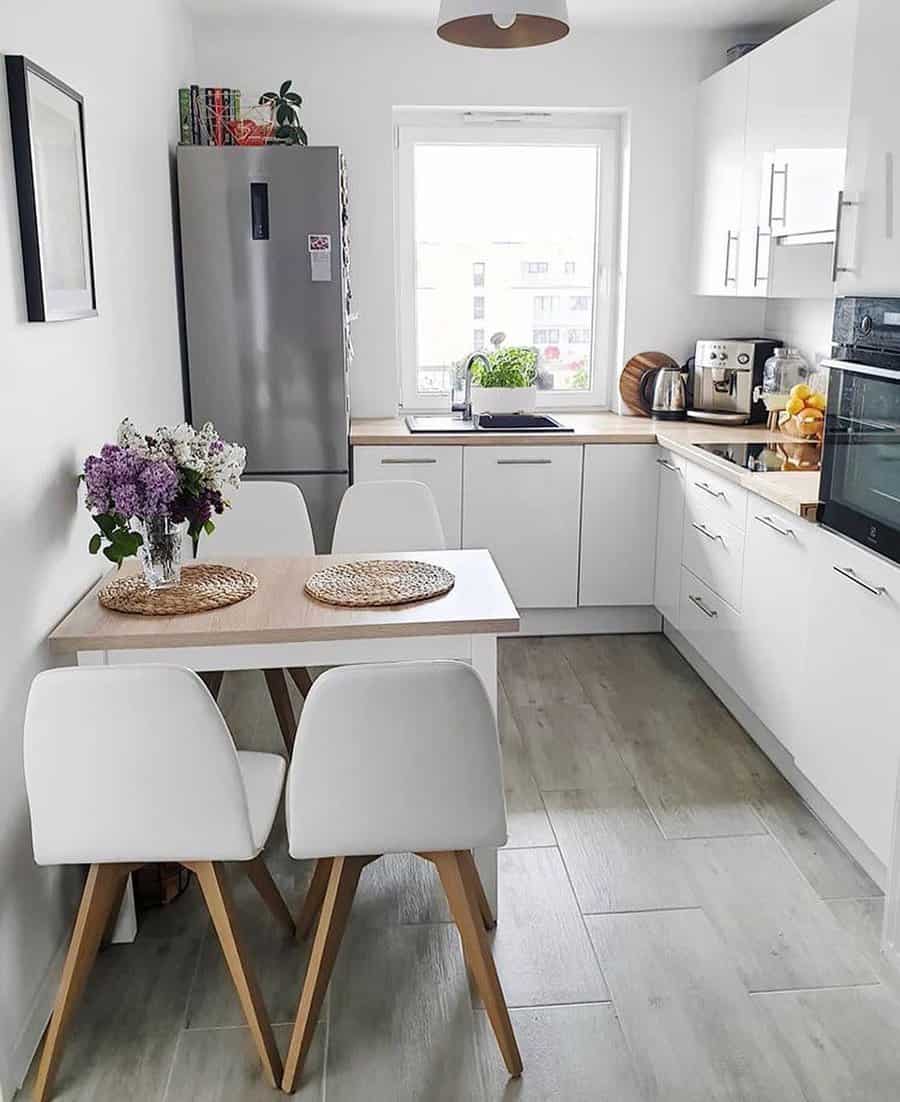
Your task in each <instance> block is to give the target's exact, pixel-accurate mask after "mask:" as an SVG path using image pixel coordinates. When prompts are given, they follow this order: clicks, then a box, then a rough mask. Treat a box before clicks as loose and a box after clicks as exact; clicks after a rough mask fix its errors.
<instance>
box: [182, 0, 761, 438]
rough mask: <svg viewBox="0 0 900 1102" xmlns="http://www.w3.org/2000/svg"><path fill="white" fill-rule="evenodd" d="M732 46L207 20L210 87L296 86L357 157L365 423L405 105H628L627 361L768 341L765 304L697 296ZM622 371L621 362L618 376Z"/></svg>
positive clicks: (658, 36)
mask: <svg viewBox="0 0 900 1102" xmlns="http://www.w3.org/2000/svg"><path fill="white" fill-rule="evenodd" d="M731 37H732V36H727V35H713V34H697V33H688V32H672V31H665V32H653V31H650V30H646V29H644V30H641V31H635V32H623V31H611V32H609V33H607V32H605V31H600V30H595V29H586V28H584V29H581V30H578V32H577V33H573V34H572V35H571V37H570V38H568V39H566V40H564V41H563V42H560V43H556V44H554V45H552V46H546V47H542V48H540V49H534V50H509V51H505V52H504V51H498V52H492V53H488V52H484V51H480V50H468V49H464V48H461V47H458V46H451V45H448V44H446V43H443V42H441V41H440V40H439V39H438V38H437V36H436V35H435V34H434V31H433V30H432V29H431V28H429V27H427V26H424V25H419V26H408V27H407V26H399V27H397V28H396V29H393V30H388V29H386V28H384V27H383V26H378V25H377V24H376V23H371V24H361V25H360V24H355V23H353V22H340V23H333V24H323V23H300V22H296V23H292V22H291V21H290V18H289V17H287V16H285V17H283V18H281V19H280V20H279V23H278V27H277V30H273V28H272V27H271V26H269V25H267V24H266V23H264V22H263V21H261V20H256V21H254V22H253V23H247V22H230V23H229V22H223V21H216V22H198V23H197V24H195V42H196V47H197V58H198V71H199V81H200V83H201V84H222V85H224V86H228V87H234V86H235V85H237V86H238V87H240V88H241V90H242V92H243V94H244V97H245V101H246V100H247V99H248V98H249V97H250V96H251V95H258V94H259V93H260V92H262V91H265V90H267V89H268V88H269V87H272V86H275V85H277V84H278V83H279V82H280V81H282V80H285V79H287V78H292V79H293V80H294V82H295V86H296V88H297V90H298V91H299V92H300V93H301V94H302V95H303V97H304V101H305V106H304V110H303V121H304V124H305V126H306V129H307V131H308V133H309V135H310V141H311V142H312V143H313V144H319V145H330V144H337V145H340V146H342V147H343V149H344V151H345V152H346V154H347V158H348V162H349V169H350V184H351V217H352V238H353V268H354V272H353V276H354V278H353V282H354V300H355V305H356V308H357V310H358V311H359V314H360V318H359V321H358V323H357V324H356V327H355V329H354V344H355V347H356V352H357V358H356V361H355V363H354V367H353V375H352V380H351V382H352V391H351V407H352V411H353V413H354V415H355V416H359V417H373V416H376V417H377V416H387V415H391V414H393V413H394V412H395V409H396V401H397V382H396V375H397V372H396V362H395V346H394V290H393V288H394V275H393V229H392V226H393V210H392V204H393V154H392V142H391V108H392V107H393V106H400V105H402V106H413V105H414V106H447V105H465V106H482V107H491V106H523V107H527V106H545V107H560V106H568V107H592V108H622V107H626V108H629V109H630V111H631V219H630V233H629V250H628V273H627V274H628V293H627V301H626V304H625V315H624V340H623V343H624V352H625V354H626V356H627V355H631V354H633V353H635V352H638V351H641V350H645V349H661V350H663V351H667V352H670V353H671V354H672V355H675V356H677V357H679V358H683V357H686V356H687V355H688V353H689V352H690V351H691V350H692V348H693V344H694V341H695V340H696V339H697V338H698V337H706V336H722V335H730V334H732V333H735V332H738V331H740V332H749V331H751V330H752V331H758V330H759V329H761V327H762V319H763V308H762V306H761V305H760V304H759V303H758V302H748V301H744V302H737V301H735V300H726V299H702V298H698V297H695V296H693V295H691V293H690V289H689V266H690V246H691V242H690V235H691V209H692V196H693V172H692V162H693V157H692V150H693V134H694V110H693V108H694V96H695V91H696V86H697V83H698V81H699V80H700V79H702V78H703V77H704V76H707V75H708V74H709V73H710V72H712V71H713V70H714V69H716V68H719V67H720V66H721V64H722V58H723V50H724V47H725V45H726V43H727V42H729V41H730V39H731ZM614 367H615V371H614V374H615V375H616V376H617V375H618V369H619V367H620V365H614Z"/></svg>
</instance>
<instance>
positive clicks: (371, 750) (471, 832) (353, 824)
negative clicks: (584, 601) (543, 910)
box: [286, 661, 506, 858]
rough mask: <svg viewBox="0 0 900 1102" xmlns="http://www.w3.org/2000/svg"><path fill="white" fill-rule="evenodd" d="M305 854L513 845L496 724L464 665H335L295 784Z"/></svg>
mask: <svg viewBox="0 0 900 1102" xmlns="http://www.w3.org/2000/svg"><path fill="white" fill-rule="evenodd" d="M286 810H287V825H288V840H289V844H290V851H291V854H292V856H294V857H298V858H300V857H334V856H350V855H354V854H356V855H360V854H369V853H373V854H380V853H405V852H410V851H426V850H453V849H473V848H475V847H476V846H502V845H503V844H504V843H505V842H506V808H505V805H504V798H503V777H502V772H501V766H500V744H499V741H498V739H497V725H496V721H495V719H494V713H493V709H492V708H491V704H490V701H489V700H488V696H487V692H486V690H485V688H484V685H483V684H482V683H481V679H480V678H479V676H478V674H477V673H476V672H475V671H474V670H473V669H472V667H471V666H469V665H467V664H465V663H463V662H449V661H431V662H394V663H388V664H384V665H380V664H379V665H370V666H365V665H362V666H344V667H341V668H337V669H332V670H329V671H328V672H326V673H324V674H322V675H321V677H319V678H318V679H317V680H316V681H315V683H314V684H313V687H312V689H311V690H310V692H309V694H308V696H307V698H306V701H305V703H304V705H303V714H302V716H301V718H300V725H299V728H298V730H297V739H296V742H295V743H294V753H293V758H292V760H291V765H290V770H289V774H288V782H287V804H286Z"/></svg>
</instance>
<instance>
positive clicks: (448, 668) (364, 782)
mask: <svg viewBox="0 0 900 1102" xmlns="http://www.w3.org/2000/svg"><path fill="white" fill-rule="evenodd" d="M285 808H286V816H287V830H288V843H289V847H290V853H291V856H292V857H295V858H298V859H306V858H316V859H317V865H316V872H315V875H314V878H313V883H312V885H311V886H310V889H309V891H308V893H307V898H306V900H305V901H304V904H303V908H302V913H301V916H300V918H299V919H298V922H297V932H298V936H305V934H306V933H307V931H308V929H309V927H310V925H311V924H312V921H313V919H314V917H315V914H316V912H317V911H318V912H320V913H319V918H318V924H317V926H316V933H315V937H314V940H313V944H312V950H311V953H310V958H309V965H308V967H307V971H306V976H305V979H304V982H303V988H302V991H301V994H300V1001H299V1005H298V1007H297V1016H296V1021H295V1023H294V1029H293V1033H292V1036H291V1041H290V1048H289V1050H288V1055H287V1060H286V1062H285V1070H284V1079H283V1081H282V1087H283V1089H284V1090H285V1091H287V1092H288V1093H291V1092H293V1090H294V1088H295V1087H296V1085H297V1081H298V1079H299V1077H300V1075H301V1074H302V1070H303V1064H304V1061H305V1059H306V1056H307V1054H308V1052H309V1047H310V1044H311V1042H312V1038H313V1034H314V1031H315V1028H316V1022H317V1021H318V1017H319V1010H320V1008H321V1005H322V1000H323V998H324V996H325V992H326V990H327V987H328V982H329V978H330V976H331V971H332V968H333V966H334V962H335V958H336V956H337V953H338V949H339V948H340V943H341V938H342V935H343V932H344V928H345V926H346V923H347V919H348V916H349V913H350V908H351V904H352V902H353V896H354V893H355V891H356V885H357V883H358V881H359V876H360V873H361V872H362V870H363V868H364V867H365V866H366V865H367V864H369V863H370V862H372V861H375V860H377V859H378V857H379V856H381V855H382V854H385V853H408V852H412V853H416V854H418V855H419V856H420V857H423V858H425V859H426V860H428V861H431V862H433V863H434V865H435V866H436V867H437V871H438V873H439V875H440V879H441V883H442V884H443V888H444V891H445V893H446V895H447V901H448V903H449V904H450V912H451V914H452V915H453V920H454V921H455V923H456V925H457V927H458V929H459V933H460V937H461V939H462V945H463V952H464V954H465V958H466V961H467V962H468V965H469V969H470V971H471V973H472V976H473V978H474V980H475V984H476V986H477V988H478V991H479V994H480V995H481V998H482V1000H483V1002H484V1006H485V1010H486V1011H487V1014H488V1018H489V1019H490V1022H491V1025H492V1026H493V1029H494V1033H495V1035H496V1038H497V1042H498V1044H499V1046H500V1051H501V1053H502V1054H503V1058H504V1060H505V1062H506V1066H507V1068H508V1070H509V1073H510V1074H511V1075H513V1076H517V1075H519V1074H521V1071H522V1061H521V1058H520V1056H519V1049H518V1046H517V1044H516V1038H515V1034H514V1033H513V1028H512V1024H511V1022H510V1019H509V1013H508V1010H507V1007H506V1002H505V999H504V997H503V991H502V989H501V986H500V981H499V979H498V977H497V972H496V969H495V967H494V961H493V957H492V956H491V951H490V947H489V946H488V943H487V938H486V935H485V929H484V928H485V926H488V925H492V924H493V918H492V916H491V914H490V910H489V908H488V905H487V900H486V898H485V894H484V890H483V887H482V884H481V880H480V878H479V876H478V871H477V869H476V867H475V861H474V858H473V856H472V852H471V851H472V850H473V849H475V848H477V847H481V846H497V847H499V846H502V845H504V844H505V842H506V808H505V805H504V798H503V778H502V774H501V766H500V748H499V743H498V740H497V728H496V722H495V720H494V713H493V710H492V708H491V704H490V701H489V700H488V695H487V691H486V690H485V688H484V685H483V684H482V682H481V679H480V678H479V676H478V674H477V673H476V672H475V671H474V670H473V669H472V667H471V666H468V665H466V664H464V663H461V662H450V661H431V662H397V663H388V664H384V665H380V664H379V665H369V666H366V665H361V666H344V667H339V668H336V669H332V670H329V671H327V672H326V673H324V674H323V675H322V676H321V677H319V678H318V679H317V681H316V683H315V685H313V687H312V690H311V691H310V693H309V696H308V697H307V698H306V703H305V705H304V708H303V715H302V716H301V719H300V726H299V730H298V732H297V739H296V742H295V744H294V754H293V757H292V759H291V764H290V769H289V773H288V782H287V793H286V804H285Z"/></svg>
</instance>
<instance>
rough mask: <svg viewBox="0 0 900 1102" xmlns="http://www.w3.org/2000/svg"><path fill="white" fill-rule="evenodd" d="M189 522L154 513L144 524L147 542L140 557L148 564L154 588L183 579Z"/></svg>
mask: <svg viewBox="0 0 900 1102" xmlns="http://www.w3.org/2000/svg"><path fill="white" fill-rule="evenodd" d="M186 528H187V525H186V523H184V522H182V523H181V524H176V523H175V521H173V520H172V519H171V518H170V517H153V518H152V519H151V520H145V521H144V522H143V524H142V525H141V535H142V536H143V539H144V542H143V543H142V544H141V546H140V547H139V548H138V561H139V562H140V564H141V566H142V567H143V568H144V580H145V581H146V583H147V586H148V588H150V589H171V588H172V587H173V586H176V585H178V584H179V583H180V582H181V547H182V543H183V541H184V533H185V529H186Z"/></svg>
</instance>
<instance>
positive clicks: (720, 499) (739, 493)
mask: <svg viewBox="0 0 900 1102" xmlns="http://www.w3.org/2000/svg"><path fill="white" fill-rule="evenodd" d="M687 504H688V512H690V511H691V510H693V508H694V507H695V506H696V507H697V508H698V509H703V510H705V511H707V512H708V515H709V516H710V517H711V518H713V519H715V520H716V521H725V522H726V523H727V524H732V525H734V527H735V528H740V529H741V530H742V531H743V529H744V527H745V525H746V520H747V491H746V490H745V489H744V487H743V486H738V484H737V483H736V482H732V481H731V480H730V479H728V478H723V477H722V476H721V475H718V474H716V473H715V472H713V471H708V470H706V468H705V467H698V466H697V465H696V464H695V463H689V464H688V477H687Z"/></svg>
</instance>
